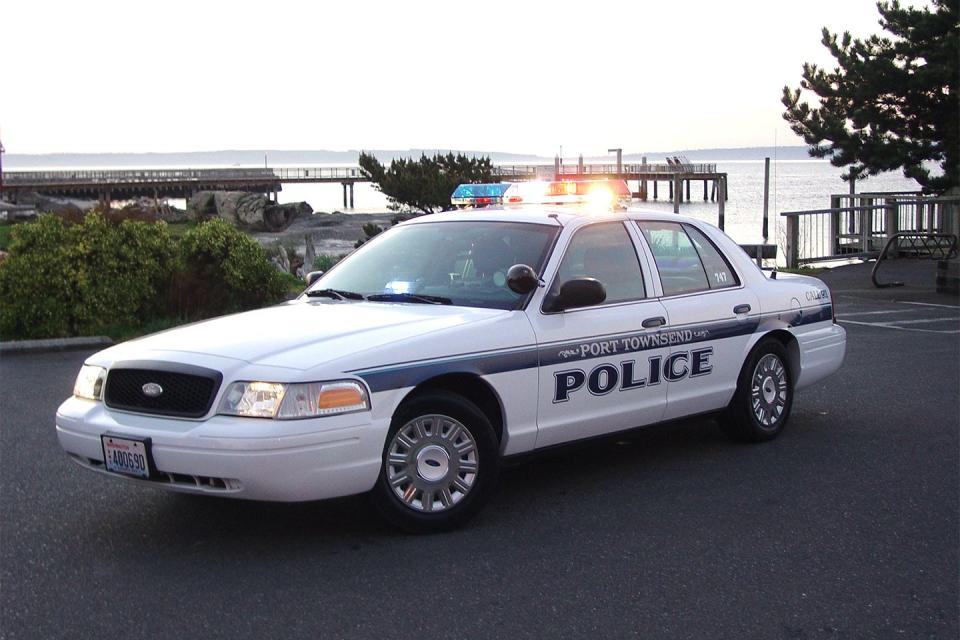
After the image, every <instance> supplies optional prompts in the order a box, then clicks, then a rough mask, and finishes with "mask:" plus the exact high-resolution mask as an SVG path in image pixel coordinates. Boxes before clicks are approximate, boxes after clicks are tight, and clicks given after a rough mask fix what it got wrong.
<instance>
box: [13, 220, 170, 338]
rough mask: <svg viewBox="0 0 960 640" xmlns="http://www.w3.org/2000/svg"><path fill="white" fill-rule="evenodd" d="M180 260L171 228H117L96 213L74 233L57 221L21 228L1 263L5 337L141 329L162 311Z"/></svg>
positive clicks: (128, 225)
mask: <svg viewBox="0 0 960 640" xmlns="http://www.w3.org/2000/svg"><path fill="white" fill-rule="evenodd" d="M174 258H175V246H174V244H173V241H172V240H171V239H170V236H169V235H168V234H167V230H166V226H165V225H164V224H145V223H142V222H132V221H125V222H123V223H121V224H119V225H115V224H110V223H108V222H107V221H106V220H105V219H104V217H103V216H102V215H100V214H91V215H88V216H86V218H85V219H84V221H83V222H82V223H81V224H78V225H73V226H67V225H66V224H65V223H64V221H63V220H61V219H60V218H59V217H57V216H52V215H44V216H41V217H40V219H39V220H38V221H37V222H36V223H33V224H22V225H18V226H17V227H16V228H15V229H14V230H13V233H12V237H11V243H10V257H9V258H7V260H5V261H3V263H2V264H0V299H2V300H3V304H2V306H0V336H3V337H4V338H48V337H62V336H70V335H92V334H97V333H101V332H103V331H104V330H105V329H106V328H107V327H111V326H116V325H118V324H139V323H140V322H142V321H143V320H145V319H147V318H150V317H151V316H153V315H155V314H156V313H157V312H158V311H160V309H161V308H162V304H161V301H162V295H161V293H162V292H163V291H164V290H165V288H166V286H167V283H168V279H169V275H170V272H171V270H172V266H173V262H174Z"/></svg>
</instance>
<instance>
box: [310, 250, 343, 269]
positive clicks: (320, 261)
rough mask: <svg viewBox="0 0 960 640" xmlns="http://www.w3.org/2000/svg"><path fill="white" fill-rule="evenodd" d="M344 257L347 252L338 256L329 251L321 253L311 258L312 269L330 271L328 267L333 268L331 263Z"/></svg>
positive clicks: (333, 263) (335, 262)
mask: <svg viewBox="0 0 960 640" xmlns="http://www.w3.org/2000/svg"><path fill="white" fill-rule="evenodd" d="M346 257H347V254H345V253H344V254H341V255H339V256H335V255H333V254H330V253H321V254H320V255H318V256H317V257H316V258H314V260H313V270H314V271H323V272H324V273H326V272H327V271H330V269H332V268H333V265H335V264H337V263H338V262H340V261H341V260H343V259H344V258H346Z"/></svg>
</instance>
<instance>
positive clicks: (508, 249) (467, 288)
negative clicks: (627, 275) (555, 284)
mask: <svg viewBox="0 0 960 640" xmlns="http://www.w3.org/2000/svg"><path fill="white" fill-rule="evenodd" d="M557 230H558V227H554V226H550V225H541V224H529V223H521V222H471V221H463V222H459V221H454V222H426V223H420V224H411V225H405V226H400V227H397V228H395V229H391V230H390V231H389V232H387V233H383V234H381V235H380V236H378V237H376V238H374V239H373V240H371V241H370V242H369V243H368V244H367V245H365V246H363V247H361V248H360V249H359V250H357V251H356V252H355V253H354V254H352V255H350V256H349V257H348V258H345V259H344V260H343V261H342V262H341V263H340V264H338V265H336V266H335V267H334V268H333V269H331V270H330V271H329V272H328V273H326V274H325V275H324V276H323V277H322V278H320V279H319V280H317V282H316V283H314V285H313V286H312V287H311V288H310V291H320V290H324V289H326V290H335V291H341V292H344V291H346V292H354V293H360V294H362V295H363V296H365V297H369V296H373V299H374V300H380V301H385V302H410V303H425V302H434V303H437V302H439V303H442V304H453V305H458V306H465V307H484V308H488V309H515V308H517V307H518V305H519V304H520V301H521V299H522V298H524V296H521V295H519V294H517V293H514V292H513V291H511V290H510V288H509V287H507V270H508V269H510V267H512V266H513V265H515V264H526V265H529V266H530V267H532V268H533V269H534V271H536V272H537V273H540V271H541V269H542V267H543V264H544V262H545V260H546V257H547V252H548V251H549V249H550V246H551V245H552V240H553V238H554V237H555V235H556V233H557ZM383 294H400V295H383ZM404 294H408V295H404Z"/></svg>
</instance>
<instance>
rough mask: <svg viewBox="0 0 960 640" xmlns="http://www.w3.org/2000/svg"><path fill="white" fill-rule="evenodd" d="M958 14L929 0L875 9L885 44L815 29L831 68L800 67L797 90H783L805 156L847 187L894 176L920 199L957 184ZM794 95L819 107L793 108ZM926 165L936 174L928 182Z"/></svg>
mask: <svg viewBox="0 0 960 640" xmlns="http://www.w3.org/2000/svg"><path fill="white" fill-rule="evenodd" d="M957 5H958V3H957V0H933V8H934V10H933V11H930V9H929V8H923V9H915V8H913V7H907V8H903V7H901V6H900V4H899V2H897V0H893V2H878V3H877V8H878V9H879V11H880V16H881V19H880V26H881V27H883V29H884V30H886V31H888V32H889V33H890V34H892V37H887V36H878V35H873V36H870V37H869V38H866V39H864V40H860V39H852V38H851V36H850V34H849V33H848V32H845V33H844V34H843V36H842V37H840V38H838V37H837V34H834V33H830V31H829V30H828V29H826V28H824V29H823V39H822V42H823V44H824V46H825V47H827V49H829V50H830V53H831V54H832V55H833V57H834V58H836V61H837V66H836V67H835V68H834V69H833V70H832V71H828V70H826V69H822V68H820V67H818V66H817V65H815V64H809V63H805V64H804V65H803V79H802V80H801V81H800V88H798V89H795V90H792V91H791V89H790V87H784V88H783V97H782V102H783V104H784V106H785V107H786V111H785V112H784V114H783V117H784V119H785V120H787V121H788V122H789V123H790V127H791V129H793V131H794V132H795V133H796V134H797V135H800V136H802V137H803V139H804V141H805V142H806V143H807V144H808V145H810V149H809V152H810V155H811V156H814V157H817V158H825V157H828V158H830V162H831V164H833V165H834V166H837V167H847V171H846V173H844V174H843V178H844V179H845V180H849V179H850V178H851V177H852V178H855V179H861V178H864V177H866V176H868V175H876V174H878V173H880V172H881V171H890V170H893V169H897V168H902V169H903V173H904V175H905V176H907V177H908V178H913V179H915V180H916V181H917V182H918V183H920V185H921V186H922V187H923V188H924V191H933V192H943V191H946V190H947V189H950V188H952V187H956V186H958V185H960V175H958V164H960V136H958V128H960V103H958V95H957V91H958V86H957V85H958V69H957V68H958V61H960V46H958V29H960V23H958V8H957ZM802 91H811V92H813V93H814V94H816V97H817V99H818V101H819V106H815V107H811V106H810V105H809V104H807V103H806V102H801V101H800V98H801V93H802ZM925 163H926V164H925ZM934 163H935V164H939V166H940V169H941V171H940V172H939V173H940V174H941V175H931V172H930V171H929V166H930V164H934Z"/></svg>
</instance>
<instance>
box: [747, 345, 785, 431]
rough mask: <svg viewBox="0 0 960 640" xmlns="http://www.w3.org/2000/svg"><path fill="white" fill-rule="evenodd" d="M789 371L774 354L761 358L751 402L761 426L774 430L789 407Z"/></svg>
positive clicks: (753, 383) (753, 381)
mask: <svg viewBox="0 0 960 640" xmlns="http://www.w3.org/2000/svg"><path fill="white" fill-rule="evenodd" d="M788 393H789V390H788V385H787V369H786V367H784V366H783V363H782V362H781V361H780V358H778V357H777V356H775V355H774V354H772V353H768V354H767V355H765V356H763V357H762V358H760V362H758V363H757V366H756V368H755V369H754V370H753V378H752V380H751V390H750V396H751V398H750V401H751V405H752V407H753V415H754V416H755V417H756V418H757V422H759V423H760V426H762V427H767V428H772V427H773V426H774V425H776V423H777V422H778V421H779V420H780V416H782V415H783V411H784V409H786V407H787V397H788V396H787V394H788Z"/></svg>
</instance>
